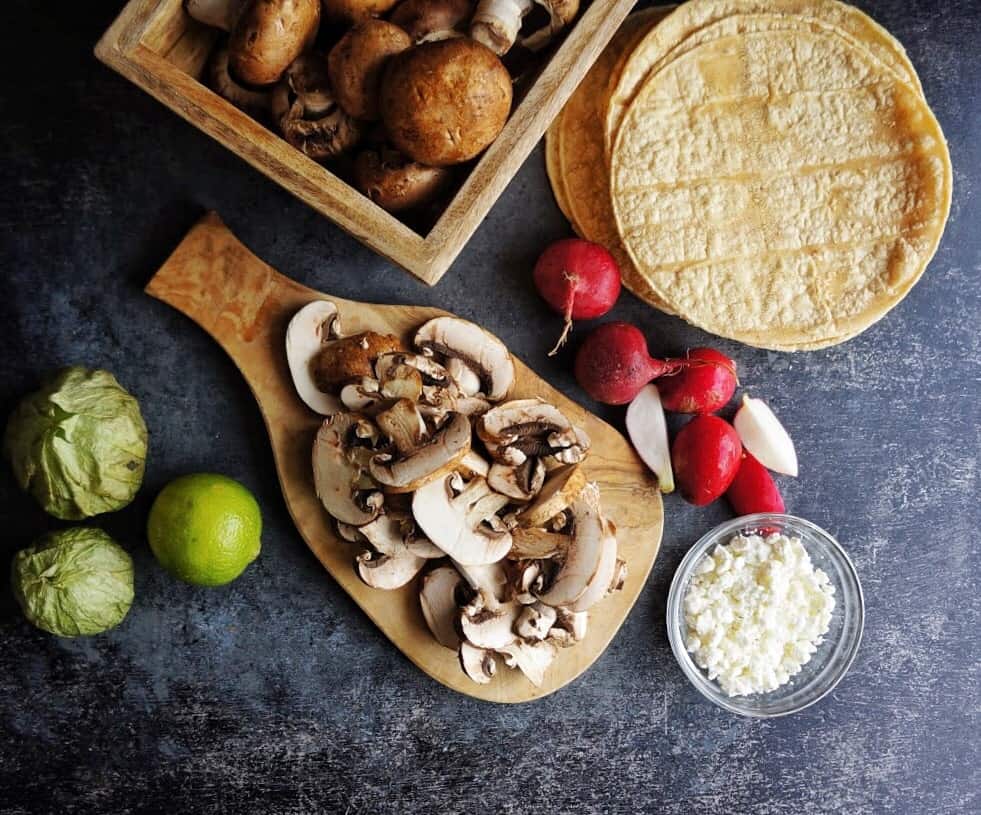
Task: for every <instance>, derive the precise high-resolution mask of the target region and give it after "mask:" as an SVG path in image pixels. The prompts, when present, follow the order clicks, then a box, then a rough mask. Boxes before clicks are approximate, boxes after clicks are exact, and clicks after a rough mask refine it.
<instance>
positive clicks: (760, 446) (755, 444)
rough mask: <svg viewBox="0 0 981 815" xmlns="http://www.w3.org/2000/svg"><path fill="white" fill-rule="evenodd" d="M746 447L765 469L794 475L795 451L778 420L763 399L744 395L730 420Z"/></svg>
mask: <svg viewBox="0 0 981 815" xmlns="http://www.w3.org/2000/svg"><path fill="white" fill-rule="evenodd" d="M732 424H733V427H735V428H736V432H737V433H738V434H739V438H740V439H741V440H742V443H743V447H745V448H746V450H747V451H748V452H750V453H751V454H752V455H753V456H755V457H756V460H757V461H759V463H760V464H762V465H763V466H764V467H766V468H767V469H768V470H773V471H774V472H776V473H783V474H784V475H792V476H796V475H797V451H796V450H795V449H794V443H793V441H792V440H791V438H790V435H789V434H788V433H787V431H786V430H784V427H783V425H782V424H780V420H779V419H778V418H777V417H776V416H775V415H774V414H773V411H772V410H770V408H769V406H768V405H767V404H766V402H764V401H763V400H762V399H753V398H752V397H750V396H743V404H742V407H740V408H739V410H737V411H736V415H735V418H733V420H732Z"/></svg>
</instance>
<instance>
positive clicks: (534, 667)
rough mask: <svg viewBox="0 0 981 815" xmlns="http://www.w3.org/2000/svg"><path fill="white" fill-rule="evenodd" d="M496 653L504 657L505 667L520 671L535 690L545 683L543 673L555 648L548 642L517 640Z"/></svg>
mask: <svg viewBox="0 0 981 815" xmlns="http://www.w3.org/2000/svg"><path fill="white" fill-rule="evenodd" d="M498 652H499V653H500V654H501V655H502V656H503V657H504V664H505V665H507V666H508V667H509V668H517V669H518V670H520V671H521V673H523V674H524V675H525V677H526V678H527V679H528V681H529V682H531V684H532V685H534V686H535V687H536V688H538V687H541V684H542V682H544V681H545V671H547V670H548V668H549V666H550V665H551V664H552V661H553V660H554V659H555V655H556V653H557V651H556V649H555V646H554V645H553V644H552V643H550V642H549V641H548V640H542V641H541V642H536V643H527V642H522V641H520V640H519V641H516V642H512V643H511V644H510V645H505V646H503V647H502V648H499V649H498Z"/></svg>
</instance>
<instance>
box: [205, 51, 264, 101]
mask: <svg viewBox="0 0 981 815" xmlns="http://www.w3.org/2000/svg"><path fill="white" fill-rule="evenodd" d="M208 84H209V85H210V86H211V89H212V90H213V91H214V92H215V93H217V94H218V95H219V96H220V97H222V98H223V99H226V100H228V101H229V102H231V103H232V104H233V105H235V107H237V108H238V109H239V110H242V111H244V112H245V113H248V114H249V116H251V117H252V118H253V119H266V118H267V117H268V115H269V106H270V102H271V96H270V93H269V91H268V90H267V89H265V88H262V89H256V88H250V87H247V86H246V85H242V84H241V83H239V82H237V81H236V80H235V77H233V76H232V75H231V74H230V73H229V71H228V46H227V45H225V46H222V47H221V48H217V49H215V52H214V53H213V54H212V55H211V60H210V62H209V63H208Z"/></svg>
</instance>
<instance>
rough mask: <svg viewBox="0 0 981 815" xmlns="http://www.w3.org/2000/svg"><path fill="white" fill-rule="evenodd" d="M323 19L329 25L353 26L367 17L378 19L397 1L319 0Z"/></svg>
mask: <svg viewBox="0 0 981 815" xmlns="http://www.w3.org/2000/svg"><path fill="white" fill-rule="evenodd" d="M321 2H322V4H323V7H324V17H325V18H326V19H327V20H328V21H330V22H331V23H336V24H340V25H354V24H355V23H360V22H361V21H362V20H367V19H368V18H369V17H380V16H381V15H383V14H385V13H386V12H387V11H389V9H391V8H392V6H394V5H395V4H396V3H397V2H398V0H321Z"/></svg>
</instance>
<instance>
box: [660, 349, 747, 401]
mask: <svg viewBox="0 0 981 815" xmlns="http://www.w3.org/2000/svg"><path fill="white" fill-rule="evenodd" d="M688 359H697V360H701V361H702V362H705V363H707V364H705V365H693V366H692V367H691V368H685V370H683V371H681V372H679V373H677V374H675V375H674V376H669V377H666V378H665V379H663V380H662V381H660V382H658V383H657V387H658V390H659V391H660V392H661V404H662V405H664V409H665V410H670V411H673V412H674V413H715V411H717V410H721V409H722V408H724V407H725V406H726V405H727V404H728V403H729V400H730V399H732V395H733V394H734V393H735V392H736V385H738V384H739V380H737V379H736V363H735V362H733V361H732V360H731V359H729V357H727V356H726V355H725V354H723V353H721V352H720V351H716V350H715V349H714V348H693V349H692V350H691V351H689V352H688Z"/></svg>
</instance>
